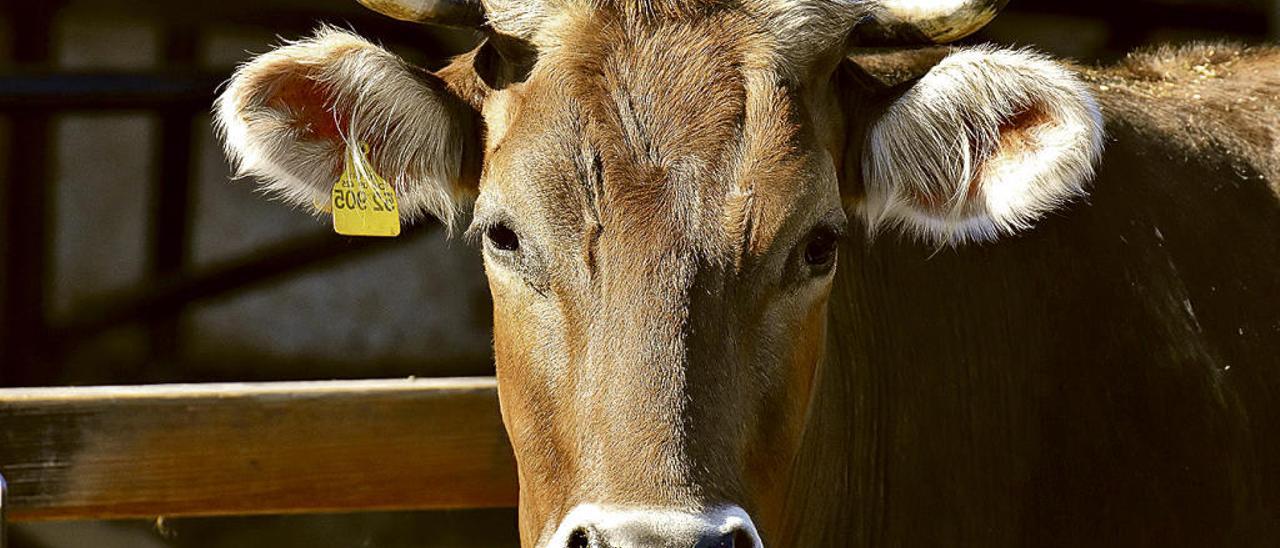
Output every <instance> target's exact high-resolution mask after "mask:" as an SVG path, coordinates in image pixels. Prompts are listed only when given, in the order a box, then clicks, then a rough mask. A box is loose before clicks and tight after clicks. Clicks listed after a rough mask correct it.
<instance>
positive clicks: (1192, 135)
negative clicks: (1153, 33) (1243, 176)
mask: <svg viewBox="0 0 1280 548" xmlns="http://www.w3.org/2000/svg"><path fill="white" fill-rule="evenodd" d="M1083 74H1084V76H1085V78H1086V79H1087V80H1088V82H1089V84H1090V85H1091V86H1092V88H1093V90H1094V92H1095V94H1096V96H1097V98H1098V102H1099V104H1100V105H1101V107H1102V112H1103V114H1104V116H1105V118H1106V121H1107V125H1108V127H1117V128H1119V127H1125V128H1128V129H1131V130H1133V132H1134V134H1136V135H1139V136H1156V137H1157V138H1158V140H1159V141H1161V143H1162V146H1163V147H1165V148H1170V149H1171V150H1175V151H1178V152H1177V154H1178V155H1179V156H1184V157H1202V158H1203V157H1212V158H1221V159H1224V160H1226V161H1228V162H1230V163H1232V164H1234V167H1235V169H1234V170H1233V171H1235V172H1238V173H1257V174H1258V175H1259V176H1261V178H1262V179H1265V180H1266V181H1267V182H1268V183H1269V185H1268V186H1269V189H1270V191H1271V193H1272V195H1274V196H1277V197H1280V129H1277V128H1280V48H1277V47H1258V46H1245V45H1242V44H1236V43H1229V42H1227V43H1224V42H1213V43H1198V44H1190V45H1183V46H1163V47H1158V48H1152V49H1147V50H1142V51H1138V52H1135V53H1133V54H1130V55H1129V56H1128V57H1126V58H1125V59H1124V60H1123V61H1121V62H1120V63H1117V64H1116V65H1114V66H1110V67H1105V68H1098V69H1089V70H1086V71H1084V72H1083ZM1226 175H1227V176H1228V177H1229V178H1230V177H1234V174H1233V173H1227V174H1226ZM1236 178H1237V179H1238V177H1236ZM1254 179H1255V180H1258V179H1257V178H1256V177H1255V178H1254Z"/></svg>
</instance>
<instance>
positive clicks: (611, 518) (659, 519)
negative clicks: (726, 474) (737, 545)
mask: <svg viewBox="0 0 1280 548" xmlns="http://www.w3.org/2000/svg"><path fill="white" fill-rule="evenodd" d="M578 529H591V530H593V531H595V533H596V534H598V535H600V536H601V537H602V538H603V539H604V540H605V541H606V542H607V543H608V546H610V547H611V548H633V547H635V548H639V547H642V546H644V547H648V546H652V545H653V542H654V541H655V539H661V541H662V542H665V543H669V544H671V545H681V546H686V545H687V546H693V544H694V543H696V542H697V541H698V540H699V539H701V538H703V537H705V536H710V535H727V534H730V533H733V532H735V531H741V532H743V533H746V534H747V536H748V537H750V538H751V542H752V543H754V544H753V548H762V547H763V546H764V544H763V543H762V542H761V541H760V534H759V533H758V532H757V531H756V527H755V524H754V523H753V522H752V521H751V516H748V515H747V512H746V511H745V510H743V509H742V508H740V507H738V506H720V507H717V508H714V509H711V510H709V511H704V512H701V513H696V514H695V513H689V512H680V511H675V510H665V509H660V508H652V509H649V508H633V507H610V506H597V505H595V504H580V505H578V506H576V507H574V508H573V510H570V511H569V513H568V514H567V515H565V517H564V520H563V521H561V522H560V526H559V527H558V528H557V529H556V531H555V533H554V534H552V535H551V537H550V538H549V539H547V541H546V542H542V543H539V546H542V547H544V548H561V547H563V546H567V545H568V544H569V537H570V536H571V535H573V533H574V531H577V530H578Z"/></svg>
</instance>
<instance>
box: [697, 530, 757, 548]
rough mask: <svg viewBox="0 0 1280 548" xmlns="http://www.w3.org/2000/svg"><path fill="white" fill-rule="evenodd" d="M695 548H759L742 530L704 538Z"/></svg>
mask: <svg viewBox="0 0 1280 548" xmlns="http://www.w3.org/2000/svg"><path fill="white" fill-rule="evenodd" d="M693 548H758V547H757V546H756V545H755V543H754V542H752V541H751V536H750V535H748V534H747V533H746V531H742V530H734V531H731V532H728V533H723V534H720V533H717V534H714V535H707V536H705V537H702V539H701V540H699V541H698V543H697V544H695V545H693Z"/></svg>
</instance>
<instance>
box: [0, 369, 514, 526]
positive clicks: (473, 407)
mask: <svg viewBox="0 0 1280 548" xmlns="http://www.w3.org/2000/svg"><path fill="white" fill-rule="evenodd" d="M514 462H515V461H514V459H513V457H512V455H511V449H510V447H509V445H508V443H507V439H506V435H505V431H504V430H503V427H502V422H501V419H500V417H499V414H498V399H497V391H496V386H495V383H494V380H493V379H492V378H458V379H419V380H413V379H404V380H371V381H324V382H287V383H260V384H192V385H152V386H122V387H114V386H103V387H88V388H32V389H28V388H19V389H5V390H0V473H2V474H3V475H4V477H5V478H6V479H7V480H8V483H9V489H8V491H9V492H8V504H7V506H8V508H6V509H5V510H6V511H7V514H8V519H10V520H14V521H22V520H46V519H89V518H129V517H147V516H151V517H154V516H161V515H163V516H194V515H219V514H261V513H299V512H330V511H357V510H375V509H428V508H462V507H466V508H485V507H504V506H513V505H514V504H515V502H516V476H515V464H514Z"/></svg>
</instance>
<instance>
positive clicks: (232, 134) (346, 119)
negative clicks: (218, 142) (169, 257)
mask: <svg viewBox="0 0 1280 548" xmlns="http://www.w3.org/2000/svg"><path fill="white" fill-rule="evenodd" d="M433 78H434V76H432V75H430V74H429V73H426V72H424V71H421V70H418V69H416V68H414V67H412V66H409V65H408V64H406V63H405V62H404V61H402V60H400V58H398V57H396V56H395V55H393V54H391V53H390V52H388V51H386V50H384V49H382V48H380V47H378V46H376V45H374V44H372V43H370V42H368V41H367V40H365V39H363V38H360V37H359V36H356V35H354V34H351V33H349V32H346V31H343V30H339V29H336V28H333V27H327V26H326V27H322V28H320V29H319V30H318V31H317V32H316V34H315V35H314V36H312V37H311V38H307V39H305V40H300V41H296V42H291V43H288V44H286V45H285V46H283V47H280V48H278V49H276V50H274V51H271V52H269V53H266V54H263V55H261V56H258V57H256V58H254V59H253V60H251V61H250V62H248V63H246V64H244V65H242V66H241V67H239V68H238V69H237V70H236V71H235V74H233V75H232V77H231V79H230V81H229V82H228V84H227V87H226V89H225V90H224V91H223V92H222V94H221V95H220V96H219V97H218V99H217V102H216V103H215V106H214V118H215V123H216V125H217V129H218V132H219V134H220V136H221V137H222V139H223V143H224V147H225V149H226V152H227V156H228V158H230V159H231V161H232V163H233V165H234V166H235V168H236V175H237V176H238V177H241V176H252V177H254V178H256V179H258V180H259V181H261V183H262V188H263V190H264V191H266V192H267V193H269V194H272V195H274V196H277V197H279V198H281V199H282V200H284V201H285V202H288V203H290V204H294V205H297V206H302V207H312V208H314V207H316V206H318V205H320V204H327V203H328V202H329V194H330V192H332V190H333V185H334V184H335V183H336V182H337V178H338V176H339V175H340V174H341V172H342V166H343V160H344V156H345V151H346V149H347V147H348V146H349V145H354V144H356V143H367V144H369V146H370V147H372V148H373V150H372V151H371V154H370V161H371V162H372V163H373V165H374V167H375V169H376V170H377V171H378V173H379V174H380V175H382V176H383V177H384V178H385V179H386V180H387V181H388V182H389V183H391V185H392V186H393V187H394V188H395V189H396V197H397V200H398V202H399V208H400V215H401V217H403V218H404V219H405V220H414V219H417V218H419V217H422V216H423V215H424V214H431V215H434V216H436V217H437V218H439V219H440V220H441V221H443V222H444V223H445V225H446V226H450V227H452V226H453V223H454V220H455V218H456V217H457V212H458V210H459V209H460V206H461V205H462V204H465V203H466V201H467V200H468V199H469V198H470V196H469V194H470V191H469V190H468V189H466V188H464V186H463V185H462V184H461V182H460V181H459V179H460V177H461V170H462V159H463V154H464V147H465V146H466V142H465V141H466V139H465V137H466V135H467V132H468V127H467V126H468V124H470V120H469V119H467V117H466V114H465V111H463V110H462V108H461V107H460V104H461V103H460V102H459V101H457V100H456V99H454V98H453V97H452V96H451V95H449V94H448V92H447V91H446V90H445V88H444V84H443V82H439V81H433V80H432V79H433ZM290 86H293V88H290ZM316 94H318V95H316ZM309 95H315V97H309ZM308 99H312V100H314V99H320V100H321V101H323V104H321V105H306V104H303V103H300V102H299V101H301V102H305V101H307V100H308ZM291 100H292V101H294V103H292V104H291V103H290V101H291ZM308 106H311V107H312V109H311V111H310V112H308V109H307V107H308ZM316 106H319V107H321V110H320V111H319V113H320V114H322V115H330V116H332V117H333V122H334V124H335V126H336V127H337V130H338V131H339V132H340V133H341V135H340V136H338V137H337V138H335V137H334V136H324V135H317V134H316V133H314V131H313V129H314V123H315V120H308V119H306V118H307V115H311V116H314V115H316V114H317V113H316V112H315V108H314V107H316Z"/></svg>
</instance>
